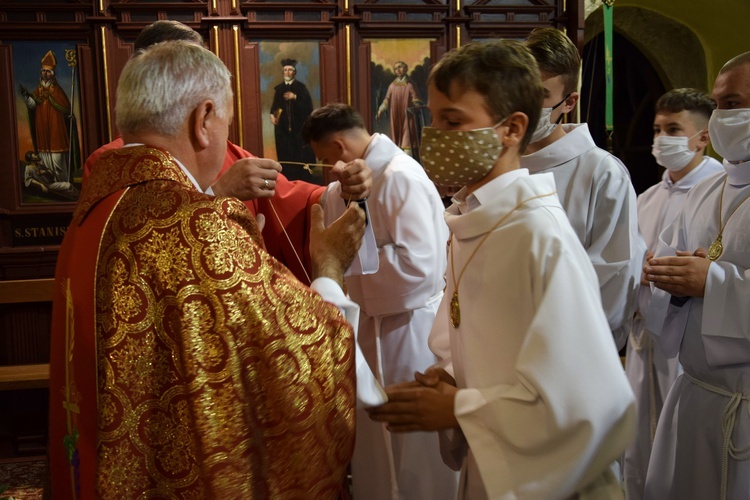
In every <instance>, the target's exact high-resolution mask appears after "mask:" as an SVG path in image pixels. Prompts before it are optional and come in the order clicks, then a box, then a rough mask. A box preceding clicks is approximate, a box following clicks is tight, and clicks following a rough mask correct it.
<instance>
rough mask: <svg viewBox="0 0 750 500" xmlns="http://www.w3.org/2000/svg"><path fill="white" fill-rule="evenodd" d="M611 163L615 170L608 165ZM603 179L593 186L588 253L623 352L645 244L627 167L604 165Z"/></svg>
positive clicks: (603, 301)
mask: <svg viewBox="0 0 750 500" xmlns="http://www.w3.org/2000/svg"><path fill="white" fill-rule="evenodd" d="M607 162H615V164H611V165H607V167H606V168H604V165H605V164H606V163H607ZM600 167H601V168H599V169H598V170H600V171H603V172H604V175H601V176H599V177H598V178H597V179H595V181H594V182H596V183H597V185H596V186H595V187H594V189H595V190H596V198H595V199H594V201H593V206H592V207H591V210H592V214H593V216H594V219H593V220H594V225H593V226H592V228H591V233H590V241H588V242H587V243H588V244H585V245H584V246H585V247H586V253H587V254H588V255H589V259H590V260H591V263H592V264H593V265H594V270H595V271H596V274H597V277H598V278H599V288H600V291H601V297H602V306H603V307H604V312H605V314H606V315H607V321H608V323H609V327H610V330H611V331H612V334H613V336H614V338H615V343H616V344H617V348H618V349H622V347H623V346H624V345H625V340H626V339H627V335H628V334H629V332H630V326H631V325H630V322H631V320H632V317H633V313H634V312H635V307H636V301H637V290H638V286H639V284H640V278H641V268H642V265H643V258H644V256H645V254H646V244H645V242H644V241H643V237H642V236H641V235H640V232H639V231H638V215H637V207H636V196H635V191H634V190H633V186H632V184H631V182H630V178H629V177H628V175H627V171H626V170H625V167H624V166H622V165H621V164H619V163H617V162H616V160H614V159H613V158H612V157H611V156H606V157H605V158H604V159H603V160H602V164H601V165H600Z"/></svg>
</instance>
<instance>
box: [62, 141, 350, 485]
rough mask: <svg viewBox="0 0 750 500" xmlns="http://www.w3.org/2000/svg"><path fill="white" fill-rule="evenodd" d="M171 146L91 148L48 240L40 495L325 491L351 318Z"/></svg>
mask: <svg viewBox="0 0 750 500" xmlns="http://www.w3.org/2000/svg"><path fill="white" fill-rule="evenodd" d="M261 245H262V242H261V238H260V236H259V234H258V231H257V226H256V224H255V219H254V218H253V217H252V216H251V215H250V213H249V212H248V210H247V209H246V207H245V206H244V205H242V204H241V203H239V202H238V201H237V200H235V199H233V198H215V197H212V196H208V195H205V194H203V193H200V192H198V191H196V190H195V189H194V188H193V186H192V184H191V183H190V181H189V180H188V179H187V178H186V176H185V175H184V173H183V172H182V170H180V168H179V166H177V165H176V164H175V163H174V161H173V159H172V157H171V156H170V155H169V154H168V153H166V152H164V151H161V150H158V149H153V148H149V147H146V146H138V147H133V148H124V149H121V150H117V151H112V152H109V153H107V154H106V155H103V156H102V157H101V158H100V159H99V161H98V163H97V165H96V168H95V169H94V172H93V174H92V176H91V178H90V179H89V181H88V182H87V184H86V185H85V186H84V190H83V192H82V193H81V198H80V201H79V204H78V206H77V208H76V212H75V214H74V218H73V222H72V223H71V227H70V228H69V230H68V232H67V234H66V237H65V240H64V241H63V245H62V248H61V251H60V257H59V259H58V268H57V273H56V282H57V290H56V297H55V302H54V308H53V329H52V350H51V351H52V352H51V362H50V364H51V366H50V464H51V478H52V488H53V498H55V499H67V498H94V497H102V498H118V499H121V498H135V497H139V496H140V497H158V498H172V497H179V498H283V499H286V498H316V499H318V498H324V499H325V498H337V497H338V495H339V493H340V487H341V485H342V482H343V479H344V475H345V470H346V466H347V464H348V462H349V459H350V457H351V453H352V448H353V438H354V405H355V400H354V397H355V393H354V391H355V389H354V364H353V360H354V356H353V335H352V331H351V328H350V327H349V325H348V324H347V323H346V321H345V320H344V319H343V317H342V316H341V314H340V313H339V311H338V309H336V308H335V307H334V306H332V305H331V304H328V303H326V302H324V301H323V300H322V298H321V297H320V296H319V295H318V294H317V293H315V292H313V291H312V290H310V289H309V288H307V287H305V286H304V285H302V284H301V283H300V282H299V281H298V280H297V279H295V278H294V277H293V276H292V274H291V273H290V272H289V270H288V269H286V268H285V267H284V266H282V265H281V264H279V263H278V262H277V261H276V260H274V259H273V258H272V257H271V256H269V255H268V254H267V253H266V252H265V251H264V250H263V249H262V247H261Z"/></svg>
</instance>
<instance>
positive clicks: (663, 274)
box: [643, 249, 711, 297]
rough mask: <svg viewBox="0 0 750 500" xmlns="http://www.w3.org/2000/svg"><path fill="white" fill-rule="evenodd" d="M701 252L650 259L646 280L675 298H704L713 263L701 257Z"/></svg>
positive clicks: (681, 253)
mask: <svg viewBox="0 0 750 500" xmlns="http://www.w3.org/2000/svg"><path fill="white" fill-rule="evenodd" d="M701 250H703V249H698V250H696V251H695V252H677V256H675V257H656V258H653V259H650V260H649V261H648V262H647V263H646V265H645V266H644V267H643V272H644V273H645V275H646V279H647V280H648V281H649V282H652V283H653V284H654V285H655V286H656V288H659V289H661V290H664V291H665V292H668V293H670V294H672V295H674V296H675V297H703V294H704V293H705V290H706V276H708V268H709V266H710V265H711V261H710V260H708V259H706V258H705V257H701V256H700V255H702V253H701ZM703 253H705V250H703Z"/></svg>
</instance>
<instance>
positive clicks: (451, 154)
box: [420, 118, 505, 186]
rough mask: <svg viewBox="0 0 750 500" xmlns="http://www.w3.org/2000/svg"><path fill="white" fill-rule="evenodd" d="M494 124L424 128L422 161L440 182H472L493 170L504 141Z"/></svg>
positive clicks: (467, 183)
mask: <svg viewBox="0 0 750 500" xmlns="http://www.w3.org/2000/svg"><path fill="white" fill-rule="evenodd" d="M504 121H505V118H503V119H502V120H500V121H499V122H497V123H496V124H495V125H493V126H492V127H486V128H478V129H474V130H441V129H437V128H432V127H425V128H423V129H422V142H421V144H422V151H421V154H420V156H421V162H422V166H423V167H424V169H425V172H427V177H429V178H430V179H431V180H432V182H434V183H435V184H436V185H438V186H471V185H472V184H476V183H477V182H478V181H480V180H481V179H482V178H483V177H484V176H486V175H487V174H488V173H490V170H492V167H494V166H495V163H496V162H497V159H498V157H499V156H500V152H501V151H502V150H503V144H502V143H501V142H500V138H499V137H498V136H497V134H496V133H495V129H496V128H497V127H498V126H500V124H502V123H503V122H504Z"/></svg>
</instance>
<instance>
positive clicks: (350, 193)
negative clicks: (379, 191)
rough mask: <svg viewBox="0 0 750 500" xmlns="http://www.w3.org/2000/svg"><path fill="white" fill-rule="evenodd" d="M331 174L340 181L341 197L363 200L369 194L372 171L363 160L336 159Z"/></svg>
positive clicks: (347, 199)
mask: <svg viewBox="0 0 750 500" xmlns="http://www.w3.org/2000/svg"><path fill="white" fill-rule="evenodd" d="M331 175H332V176H333V178H334V179H336V180H337V181H339V182H340V183H341V197H342V198H343V199H344V200H346V201H349V200H364V199H367V197H368V196H370V188H371V187H372V171H371V170H370V168H369V167H368V166H367V164H366V163H365V161H364V160H354V161H350V162H349V163H344V162H342V161H337V162H336V165H334V166H333V168H332V169H331Z"/></svg>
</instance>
